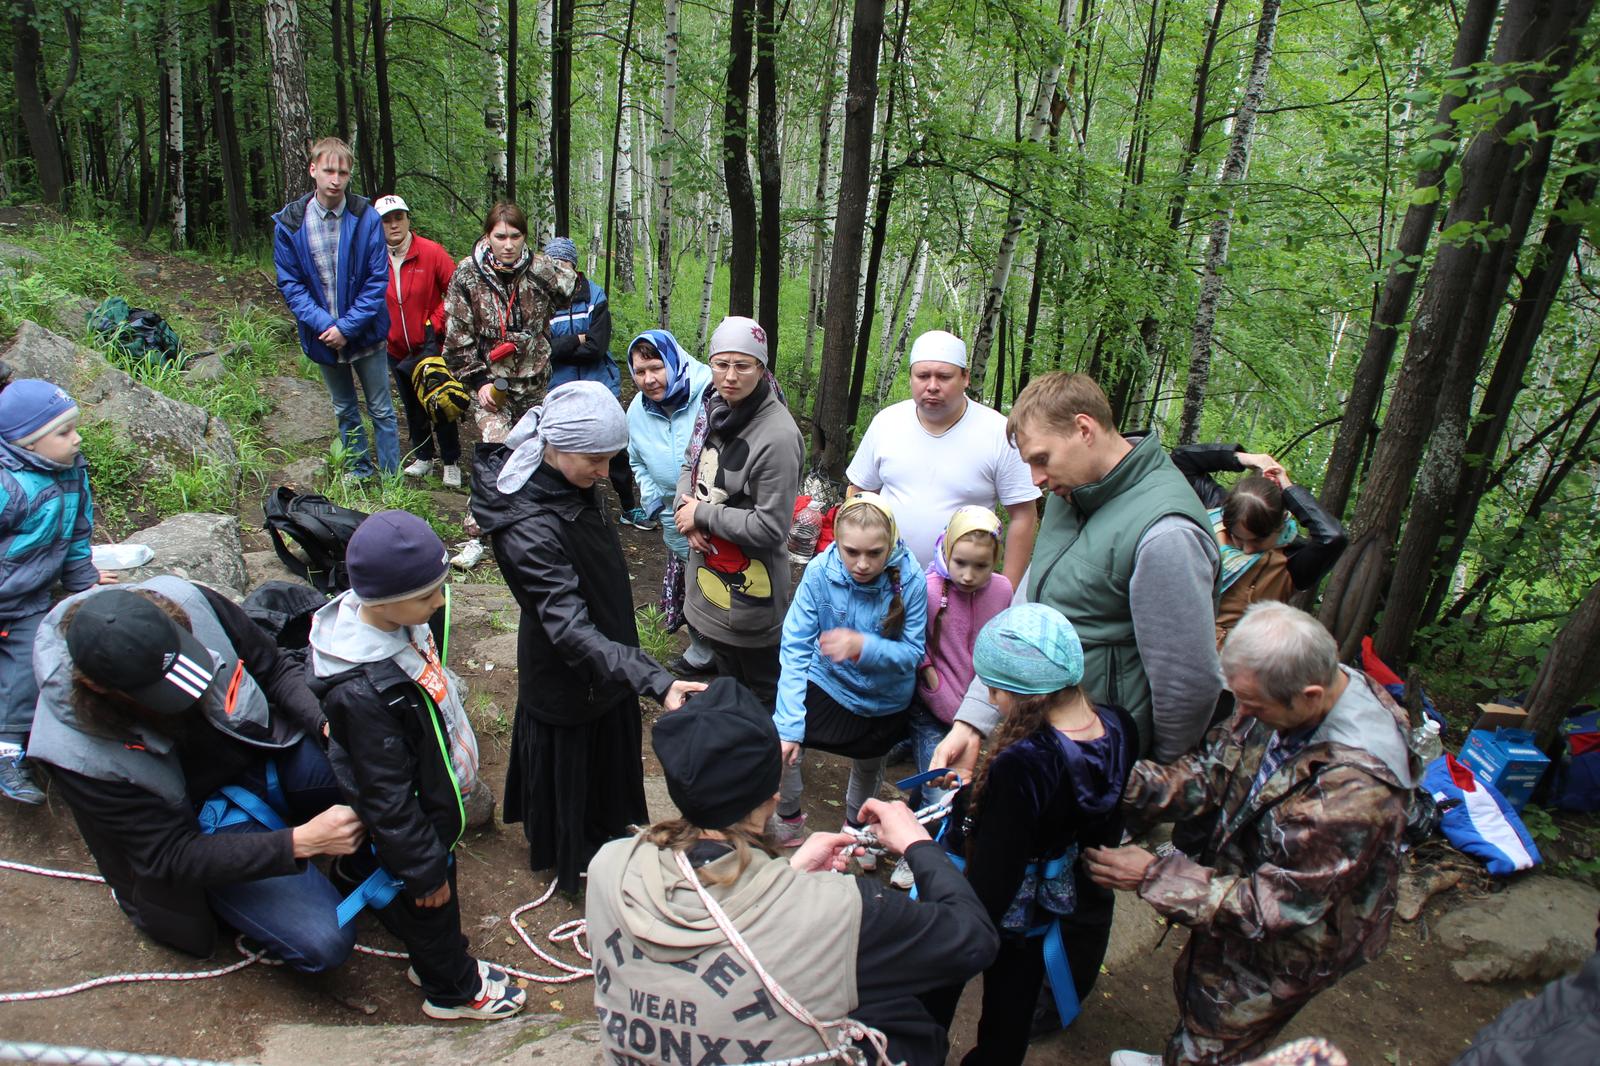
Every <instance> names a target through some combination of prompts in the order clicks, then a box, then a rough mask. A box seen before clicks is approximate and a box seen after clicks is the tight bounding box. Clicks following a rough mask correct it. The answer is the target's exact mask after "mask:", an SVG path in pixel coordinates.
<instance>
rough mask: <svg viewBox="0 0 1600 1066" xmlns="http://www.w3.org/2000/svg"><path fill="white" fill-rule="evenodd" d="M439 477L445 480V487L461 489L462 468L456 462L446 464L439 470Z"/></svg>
mask: <svg viewBox="0 0 1600 1066" xmlns="http://www.w3.org/2000/svg"><path fill="white" fill-rule="evenodd" d="M439 477H440V479H441V480H443V481H444V487H445V488H447V489H459V488H460V487H461V468H460V467H459V466H457V465H456V464H455V463H446V464H444V466H443V467H442V468H441V469H440V471H439Z"/></svg>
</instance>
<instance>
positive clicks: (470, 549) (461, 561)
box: [450, 540, 483, 570]
mask: <svg viewBox="0 0 1600 1066" xmlns="http://www.w3.org/2000/svg"><path fill="white" fill-rule="evenodd" d="M456 548H457V551H456V554H455V555H454V556H453V557H452V558H451V560H450V565H451V566H453V567H455V568H456V569H458V570H471V569H472V568H473V567H474V566H477V565H478V563H479V562H481V561H482V560H483V542H482V541H479V540H464V541H462V542H461V543H460V544H458V545H456Z"/></svg>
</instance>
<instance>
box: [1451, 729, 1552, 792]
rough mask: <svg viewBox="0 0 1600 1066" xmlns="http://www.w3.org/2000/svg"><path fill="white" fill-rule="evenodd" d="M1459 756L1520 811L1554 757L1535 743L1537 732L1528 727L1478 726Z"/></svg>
mask: <svg viewBox="0 0 1600 1066" xmlns="http://www.w3.org/2000/svg"><path fill="white" fill-rule="evenodd" d="M1459 758H1460V759H1461V761H1462V762H1463V763H1465V764H1466V765H1468V766H1470V767H1471V768H1472V772H1473V773H1474V774H1475V775H1476V776H1477V777H1478V779H1479V780H1480V781H1487V782H1488V783H1489V784H1491V785H1493V786H1494V787H1495V788H1496V789H1497V790H1498V791H1499V793H1500V794H1501V795H1502V796H1504V797H1505V798H1506V800H1507V801H1509V802H1510V804H1511V806H1513V807H1515V808H1516V809H1517V811H1519V812H1520V811H1521V810H1522V808H1523V806H1524V805H1525V804H1526V803H1527V802H1528V797H1530V796H1532V795H1533V789H1534V786H1536V785H1538V783H1539V779H1540V778H1541V777H1543V776H1544V772H1545V770H1547V769H1549V766H1550V760H1549V759H1548V758H1547V757H1546V756H1545V754H1544V752H1542V751H1540V750H1539V749H1538V747H1537V746H1536V745H1535V744H1534V742H1533V734H1532V733H1529V732H1528V731H1527V730H1524V729H1498V730H1495V731H1494V732H1490V731H1488V730H1483V729H1474V730H1473V731H1472V732H1470V733H1468V734H1467V740H1466V743H1464V744H1462V745H1461V755H1460V756H1459Z"/></svg>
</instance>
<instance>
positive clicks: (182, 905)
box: [30, 577, 362, 972]
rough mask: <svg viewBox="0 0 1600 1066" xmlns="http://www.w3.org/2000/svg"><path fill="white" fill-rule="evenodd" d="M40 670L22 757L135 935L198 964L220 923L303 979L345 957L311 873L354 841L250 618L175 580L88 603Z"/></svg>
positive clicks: (305, 711) (75, 607)
mask: <svg viewBox="0 0 1600 1066" xmlns="http://www.w3.org/2000/svg"><path fill="white" fill-rule="evenodd" d="M34 668H35V672H36V673H37V675H38V678H39V705H38V711H37V713H36V716H35V720H34V732H33V741H32V745H31V750H30V755H31V756H32V757H33V758H34V759H37V760H38V761H39V762H42V763H45V764H47V765H48V766H49V767H50V768H51V769H52V771H53V773H52V778H53V787H54V788H55V789H56V790H57V791H58V792H59V793H60V794H61V795H62V796H64V797H65V799H66V801H67V805H68V806H70V807H71V808H72V813H73V815H74V816H75V817H76V818H77V821H78V828H79V830H80V831H81V832H82V833H83V838H84V842H85V843H87V844H88V845H89V851H90V852H91V853H92V854H93V855H94V858H95V862H96V863H97V864H98V865H99V867H100V872H101V873H102V874H104V875H105V878H106V881H107V882H108V883H109V884H110V885H111V889H112V892H113V893H114V894H115V897H116V901H117V904H118V905H119V906H121V907H122V910H123V911H124V913H126V914H127V915H128V917H129V918H131V919H132V920H133V923H134V924H135V925H136V926H138V927H139V928H140V929H142V930H144V931H145V932H146V933H149V934H150V935H151V936H152V937H154V938H155V939H157V940H159V941H161V942H162V943H164V944H168V945H170V946H172V947H174V948H177V949H179V950H180V951H185V952H188V953H190V954H193V955H199V956H206V955H210V954H211V953H212V951H213V949H214V948H215V946H216V940H217V919H219V918H220V919H221V920H222V922H224V923H225V924H227V925H229V926H231V927H233V928H234V929H236V930H238V931H239V932H241V933H244V934H246V935H248V936H249V937H251V938H252V939H254V940H255V941H256V942H257V943H259V944H261V945H262V946H264V947H265V948H266V949H267V950H268V951H269V952H270V953H271V954H273V955H276V956H277V957H279V958H281V959H282V960H283V961H284V962H286V963H288V964H289V965H290V966H292V967H294V968H295V969H298V970H304V971H307V972H317V971H321V970H326V969H330V968H332V967H335V966H338V965H339V964H340V963H342V962H343V961H344V960H345V959H346V958H347V957H348V956H349V954H350V950H351V948H352V947H353V946H354V944H355V938H354V936H355V934H354V930H353V929H348V930H347V929H341V928H339V926H338V924H337V922H336V919H335V916H334V915H335V909H336V908H337V906H338V903H339V894H338V892H337V891H336V890H335V889H334V887H333V885H332V884H331V883H330V882H329V881H328V879H327V878H326V877H324V876H323V875H322V873H321V872H320V871H318V870H317V868H316V867H315V866H312V865H311V864H310V863H308V862H307V861H306V860H307V859H309V858H311V857H312V856H315V855H344V854H349V853H350V852H351V851H353V850H354V849H355V848H356V846H357V844H358V843H359V842H360V840H361V836H362V829H361V823H360V821H359V820H358V819H357V818H356V815H355V812H354V811H352V810H351V809H350V808H349V807H346V806H342V805H339V802H338V801H339V789H338V786H337V785H336V783H335V781H334V777H333V773H332V771H331V769H330V768H329V765H328V760H327V757H326V756H325V755H324V754H323V750H322V737H323V732H322V731H323V718H322V712H321V709H320V707H319V706H318V704H317V700H316V697H314V696H313V695H312V694H311V691H310V690H309V689H308V688H307V687H306V684H305V679H304V673H303V670H302V668H301V666H300V664H299V663H297V662H296V661H294V660H293V659H291V658H288V657H286V656H284V655H282V654H280V652H279V650H278V648H277V646H276V645H275V644H274V643H273V642H272V640H271V639H270V638H269V637H268V636H267V635H266V633H265V632H264V631H263V630H262V629H260V628H259V627H258V626H257V625H256V624H255V622H253V621H251V620H250V618H249V616H248V615H246V614H245V613H244V611H242V610H241V609H240V608H239V607H237V606H236V605H234V604H233V603H232V602H231V601H229V600H228V599H226V598H225V597H223V596H221V595H219V594H217V593H215V592H213V591H211V590H210V589H207V588H203V587H201V586H199V585H195V584H192V583H190V582H188V581H184V580H182V579H180V578H176V577H157V578H152V579H151V580H149V581H146V582H143V583H142V584H140V585H137V586H134V587H132V588H127V589H120V588H104V589H90V590H88V591H86V592H82V593H79V594H78V595H76V596H73V597H70V598H68V599H66V600H63V601H62V602H61V603H59V604H57V605H56V607H55V609H53V610H52V611H51V612H50V613H49V615H47V616H46V618H45V620H44V623H43V625H41V626H40V629H39V636H38V643H37V645H36V646H35V650H34ZM224 789H226V790H227V791H228V792H230V793H232V795H234V796H236V797H238V798H239V800H240V801H241V802H239V803H235V802H232V801H229V800H225V799H224V798H223V796H222V794H221V791H220V790H224Z"/></svg>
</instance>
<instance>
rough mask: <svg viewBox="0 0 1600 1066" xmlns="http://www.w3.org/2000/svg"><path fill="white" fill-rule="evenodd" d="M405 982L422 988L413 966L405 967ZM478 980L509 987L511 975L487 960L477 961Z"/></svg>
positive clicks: (420, 980)
mask: <svg viewBox="0 0 1600 1066" xmlns="http://www.w3.org/2000/svg"><path fill="white" fill-rule="evenodd" d="M406 980H407V981H410V982H411V983H412V984H414V985H416V986H417V987H418V988H421V987H422V978H421V977H419V976H417V968H416V967H415V966H407V967H406ZM478 980H479V981H480V982H482V983H483V984H493V985H509V984H510V983H511V975H510V974H508V973H506V972H505V971H504V970H502V969H501V968H500V967H498V966H496V965H495V964H494V963H492V962H489V961H488V960H487V959H479V960H478Z"/></svg>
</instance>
